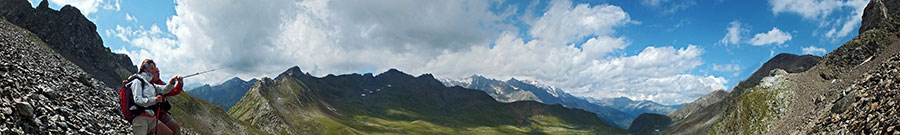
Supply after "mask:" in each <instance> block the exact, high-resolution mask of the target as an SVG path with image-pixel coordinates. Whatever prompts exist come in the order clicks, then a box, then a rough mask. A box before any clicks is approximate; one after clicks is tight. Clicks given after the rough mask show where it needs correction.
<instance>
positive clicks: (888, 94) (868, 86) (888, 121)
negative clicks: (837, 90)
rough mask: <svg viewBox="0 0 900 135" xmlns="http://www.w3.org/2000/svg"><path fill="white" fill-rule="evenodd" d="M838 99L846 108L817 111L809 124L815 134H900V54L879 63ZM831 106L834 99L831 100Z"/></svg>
mask: <svg viewBox="0 0 900 135" xmlns="http://www.w3.org/2000/svg"><path fill="white" fill-rule="evenodd" d="M841 93H851V94H842V95H855V96H841V97H839V99H846V100H849V101H850V102H849V103H850V104H849V105H845V106H847V107H846V108H837V109H834V110H835V111H833V113H831V114H823V115H820V118H818V119H817V120H816V121H815V126H813V127H812V131H811V132H813V133H816V134H834V133H842V134H895V135H896V134H900V107H897V106H898V105H900V54H898V55H894V57H892V58H891V59H890V60H888V61H885V62H883V63H881V64H880V65H879V66H878V68H876V69H875V70H872V71H870V72H869V73H866V74H864V75H863V77H862V79H860V80H858V81H857V82H856V83H855V84H853V85H850V87H849V88H848V89H845V90H843V91H841ZM832 106H834V105H833V103H832Z"/></svg>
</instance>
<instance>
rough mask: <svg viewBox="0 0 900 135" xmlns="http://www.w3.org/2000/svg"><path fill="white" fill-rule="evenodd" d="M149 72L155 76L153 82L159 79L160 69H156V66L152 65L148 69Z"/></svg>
mask: <svg viewBox="0 0 900 135" xmlns="http://www.w3.org/2000/svg"><path fill="white" fill-rule="evenodd" d="M147 72H150V73H152V74H153V80H158V79H159V68H156V64H154V63H150V65H149V66H148V67H147Z"/></svg>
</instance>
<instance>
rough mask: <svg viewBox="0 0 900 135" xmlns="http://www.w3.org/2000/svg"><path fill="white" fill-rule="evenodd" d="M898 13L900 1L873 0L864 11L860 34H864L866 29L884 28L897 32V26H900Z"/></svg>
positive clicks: (899, 12) (899, 11) (899, 13)
mask: <svg viewBox="0 0 900 135" xmlns="http://www.w3.org/2000/svg"><path fill="white" fill-rule="evenodd" d="M898 15H900V1H895V0H887V1H885V0H871V1H869V4H868V5H866V9H865V10H864V11H863V16H862V18H863V19H862V25H861V26H860V27H859V34H860V35H862V34H863V33H865V32H866V31H869V30H873V29H882V28H886V29H887V30H889V31H893V32H896V31H897V26H900V25H898V24H900V22H898V20H897V18H900V16H898Z"/></svg>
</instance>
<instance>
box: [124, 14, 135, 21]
mask: <svg viewBox="0 0 900 135" xmlns="http://www.w3.org/2000/svg"><path fill="white" fill-rule="evenodd" d="M125 20H126V21H133V22H137V21H138V19H137V18H135V17H134V16H131V14H129V13H125Z"/></svg>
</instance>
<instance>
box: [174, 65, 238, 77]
mask: <svg viewBox="0 0 900 135" xmlns="http://www.w3.org/2000/svg"><path fill="white" fill-rule="evenodd" d="M226 67H229V66H225V67H220V68H216V69H210V70H206V71H202V72H197V73H194V74H189V75H185V76H182V77H181V78H188V77H191V76H197V75H200V74H205V73H209V72H212V71H216V70H219V69H223V68H226Z"/></svg>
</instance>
